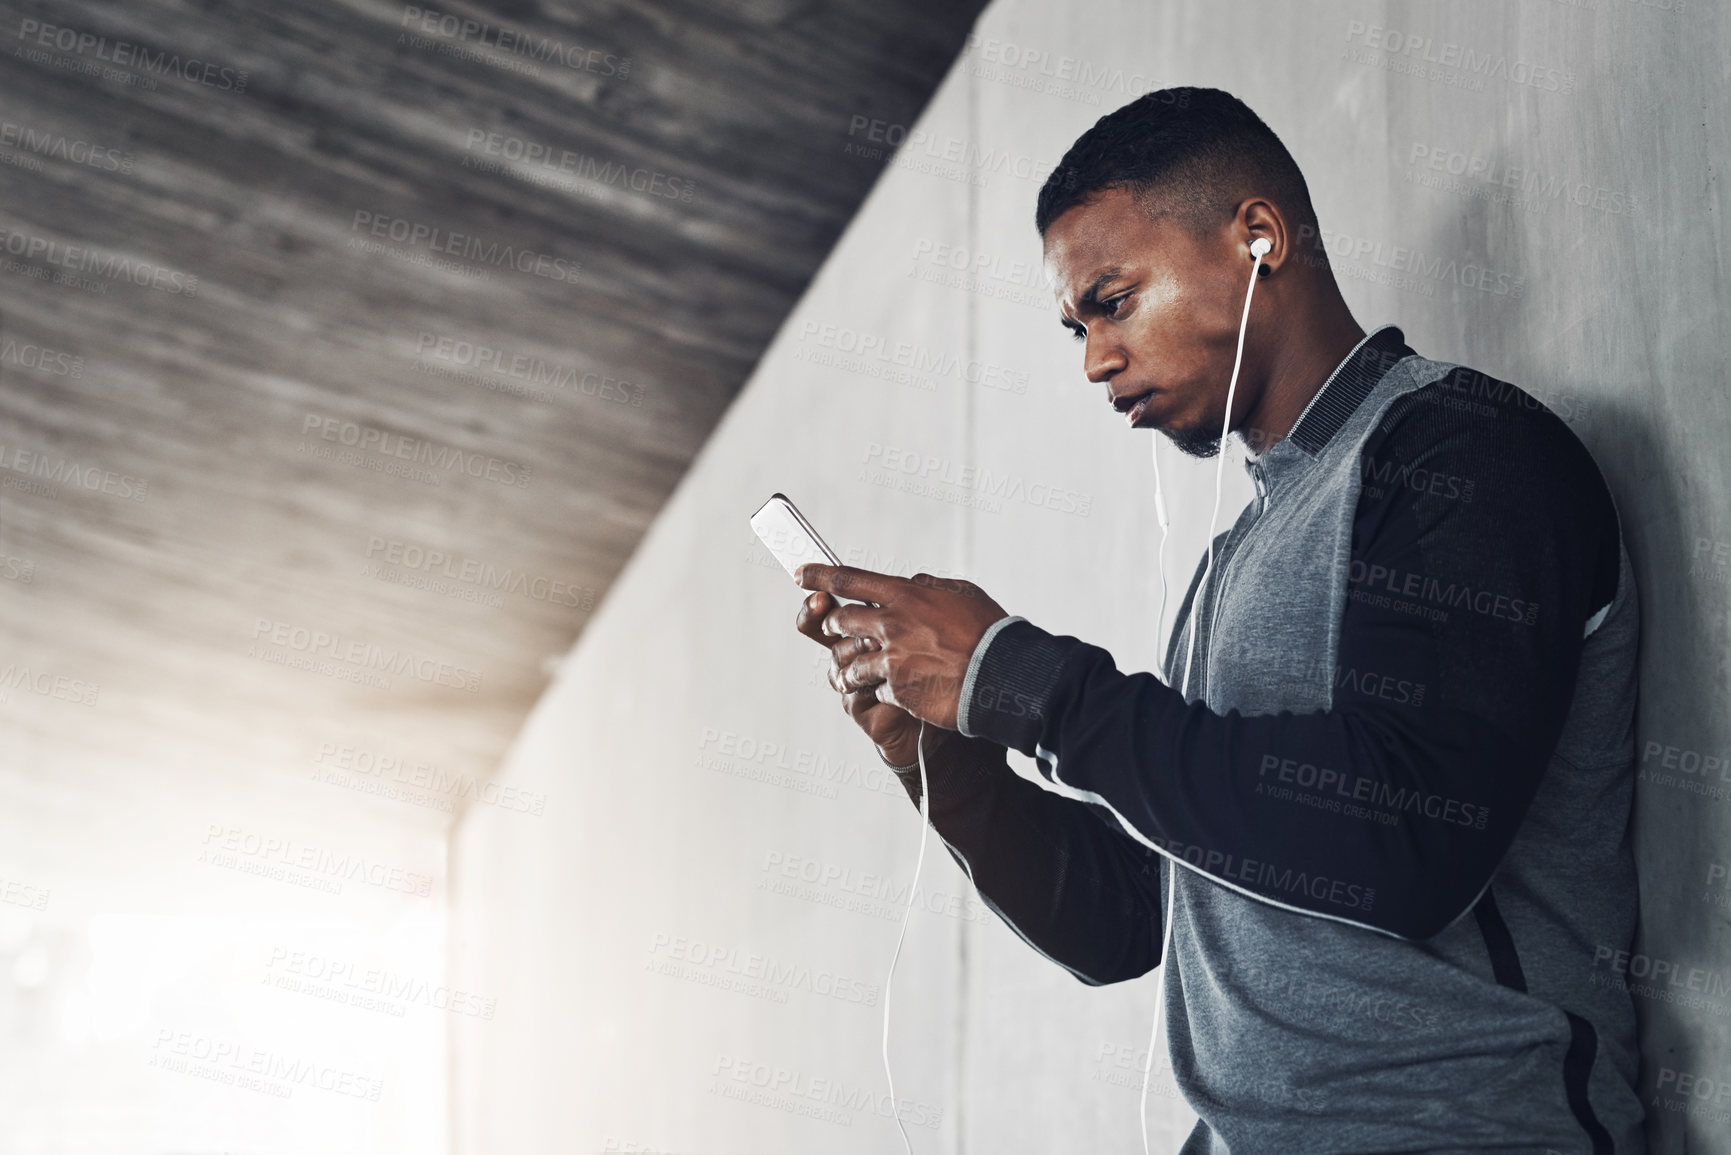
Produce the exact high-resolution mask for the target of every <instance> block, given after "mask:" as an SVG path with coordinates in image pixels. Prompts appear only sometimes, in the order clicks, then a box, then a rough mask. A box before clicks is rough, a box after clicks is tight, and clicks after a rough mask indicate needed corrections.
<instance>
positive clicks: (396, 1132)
mask: <svg viewBox="0 0 1731 1155" xmlns="http://www.w3.org/2000/svg"><path fill="white" fill-rule="evenodd" d="M401 906H402V909H401V910H399V911H397V912H396V913H394V914H393V915H391V916H389V917H385V918H376V917H375V918H371V919H365V918H361V917H356V916H348V917H339V916H336V915H328V916H318V917H315V916H311V915H297V914H284V913H275V912H273V913H268V914H265V913H261V914H258V915H246V914H242V915H235V914H223V915H162V914H138V915H134V914H99V915H95V916H91V917H89V918H88V919H86V920H83V921H82V922H79V923H75V924H73V925H65V924H63V923H60V922H56V921H54V920H53V919H52V918H51V917H50V916H48V915H45V914H40V913H37V912H34V911H30V910H23V909H19V908H17V907H0V1118H3V1119H4V1120H5V1122H4V1124H3V1126H0V1155H85V1153H89V1155H98V1153H100V1155H112V1153H114V1152H121V1151H125V1152H170V1151H172V1152H177V1153H191V1152H211V1153H216V1152H241V1151H244V1152H247V1153H248V1155H278V1153H281V1155H289V1153H291V1152H293V1153H296V1155H302V1153H305V1152H319V1153H320V1155H373V1153H381V1155H382V1153H387V1152H388V1153H392V1155H395V1153H406V1152H416V1153H421V1152H428V1153H431V1152H441V1151H444V1150H445V1149H446V1096H445V1081H446V1037H447V1030H448V1020H449V1019H450V1018H451V1017H453V1016H459V1015H466V1016H470V1017H474V1018H490V1017H491V1013H492V1005H491V1002H490V1000H485V999H481V998H478V997H476V996H472V995H469V994H466V993H462V992H453V991H451V990H450V989H449V988H447V987H446V986H445V981H444V974H445V916H444V913H443V911H442V909H441V908H440V907H439V906H438V905H436V904H432V903H428V902H426V901H425V900H413V899H405V901H404V902H403V903H402V904H401Z"/></svg>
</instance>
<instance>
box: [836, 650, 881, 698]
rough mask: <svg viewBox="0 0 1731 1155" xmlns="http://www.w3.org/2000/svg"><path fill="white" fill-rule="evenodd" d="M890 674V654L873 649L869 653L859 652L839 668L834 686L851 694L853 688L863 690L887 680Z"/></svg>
mask: <svg viewBox="0 0 1731 1155" xmlns="http://www.w3.org/2000/svg"><path fill="white" fill-rule="evenodd" d="M889 676H890V656H889V655H888V654H886V653H884V652H883V651H882V650H874V651H873V652H871V653H869V654H861V655H860V656H859V657H857V658H855V659H854V660H853V661H851V662H849V663H848V664H847V665H845V666H843V667H842V669H841V674H840V676H839V678H838V681H839V683H840V684H839V685H838V686H837V687H836V688H837V689H839V690H841V691H842V692H843V693H848V694H851V693H853V692H854V691H855V690H863V689H866V688H868V687H870V686H875V685H877V684H878V683H880V682H887V681H888V680H889Z"/></svg>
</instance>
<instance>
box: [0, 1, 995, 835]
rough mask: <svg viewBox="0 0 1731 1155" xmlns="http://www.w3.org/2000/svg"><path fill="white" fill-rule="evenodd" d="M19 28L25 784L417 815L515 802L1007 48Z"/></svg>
mask: <svg viewBox="0 0 1731 1155" xmlns="http://www.w3.org/2000/svg"><path fill="white" fill-rule="evenodd" d="M7 7H8V9H9V11H8V13H7V15H6V16H5V18H4V19H5V26H6V27H7V28H8V29H9V30H10V32H11V33H13V34H14V35H12V36H9V37H8V39H9V40H11V42H12V45H11V46H12V49H16V50H17V52H16V54H15V53H14V52H13V51H11V50H9V51H8V54H7V55H8V58H7V67H6V68H5V70H4V71H3V72H0V121H4V124H3V125H0V229H4V230H5V236H4V238H3V239H0V247H3V248H4V252H3V253H0V261H3V262H4V264H3V265H0V339H3V341H4V349H3V350H0V646H3V653H0V755H3V756H4V758H5V761H6V765H5V766H4V770H5V771H6V773H7V774H9V775H11V776H12V778H13V781H14V782H15V783H17V782H26V783H28V782H35V783H37V784H39V785H43V786H47V785H51V784H52V783H53V782H54V781H56V779H57V776H59V775H62V774H64V773H66V772H67V768H68V767H70V766H73V765H75V764H77V763H78V762H79V760H80V759H81V758H85V759H94V760H99V761H101V762H103V763H106V764H109V765H132V766H136V767H137V768H138V773H139V774H141V775H147V774H153V773H162V772H167V771H166V770H165V768H168V767H174V766H182V765H184V766H191V765H194V764H197V765H201V766H204V767H207V768H214V769H213V770H211V771H210V772H212V773H220V774H223V775H225V776H227V777H230V778H232V779H235V780H240V781H244V780H246V779H247V778H248V776H266V777H269V776H277V777H280V776H283V775H299V776H302V777H304V776H306V774H307V773H308V772H309V768H311V769H312V770H313V771H317V770H318V768H319V767H320V766H326V767H329V766H333V765H337V766H340V765H341V764H342V763H343V762H344V761H345V760H348V761H350V762H352V763H355V765H353V766H351V767H350V768H351V769H366V768H367V767H366V766H365V765H363V763H364V762H365V760H366V759H367V758H368V757H373V758H382V759H396V760H397V761H398V763H399V764H400V765H401V766H402V767H403V768H404V769H403V770H402V771H397V772H387V773H383V774H381V773H378V767H377V766H376V765H374V766H373V767H372V770H373V772H374V776H375V777H376V778H379V779H381V780H383V779H384V778H387V777H391V776H393V773H394V776H395V778H396V779H397V780H398V781H399V782H400V783H401V784H402V785H403V787H404V788H405V789H410V788H413V785H414V780H415V777H416V776H417V775H423V776H424V775H425V774H426V773H434V774H437V773H444V774H446V775H452V776H469V777H472V778H476V779H484V778H485V777H486V776H487V775H488V774H490V773H491V772H492V770H493V768H494V767H495V766H496V764H497V763H498V761H499V759H500V757H501V756H502V754H503V753H504V751H505V749H506V747H507V746H508V744H509V743H510V741H511V739H512V737H513V735H514V734H515V732H516V730H517V728H518V726H519V725H520V723H521V721H522V719H523V717H524V715H525V713H526V711H527V710H528V709H529V707H530V706H531V705H532V704H533V703H534V701H535V700H536V698H537V696H538V694H539V693H540V691H541V689H542V688H543V686H544V685H545V683H546V680H547V677H548V674H549V671H550V665H549V659H551V658H553V657H554V656H556V655H559V654H561V653H563V652H564V651H566V650H567V649H568V648H569V646H570V645H571V643H572V641H573V640H574V639H575V638H576V637H577V636H578V634H579V633H580V632H581V631H582V629H583V627H584V624H585V622H586V621H587V620H588V617H589V615H590V614H591V613H592V611H593V608H594V606H595V605H596V604H597V603H598V602H599V601H600V600H601V599H602V598H604V597H605V596H606V593H607V590H608V586H609V584H610V583H611V582H612V581H613V578H614V575H615V574H616V573H617V572H618V571H619V569H620V567H621V566H622V564H623V563H624V561H625V559H626V557H627V556H628V555H629V553H630V552H631V550H632V549H633V547H634V546H635V545H636V543H637V541H638V539H639V537H640V535H641V534H642V533H643V532H644V530H645V528H646V527H647V526H648V524H649V523H650V521H651V519H652V518H653V517H654V516H655V513H656V511H657V510H658V509H659V508H660V506H661V504H662V502H663V500H664V499H665V498H666V496H667V494H668V493H669V491H670V490H671V489H672V487H673V486H674V485H675V484H676V483H677V481H678V480H679V478H680V476H681V475H682V474H683V472H684V471H685V469H686V466H687V464H688V462H689V461H690V460H691V458H692V456H693V455H694V454H695V452H696V451H697V449H698V448H699V446H701V445H702V443H703V441H704V439H705V438H706V436H707V435H708V434H709V432H710V430H711V428H712V427H713V426H714V424H715V423H716V421H717V420H718V418H719V417H720V415H721V413H722V412H723V410H724V409H725V408H726V406H727V405H728V403H729V401H730V400H731V399H732V397H733V396H734V394H735V393H736V392H737V391H738V389H739V388H740V386H741V385H742V383H743V382H744V380H745V379H746V377H747V375H748V374H749V372H750V371H751V368H752V366H753V365H754V363H755V362H756V360H757V358H758V356H759V354H760V352H761V351H762V349H763V347H764V346H765V344H766V343H767V341H768V339H769V338H770V336H771V335H772V334H773V332H774V331H775V329H776V327H777V325H778V324H779V323H780V322H781V320H782V318H783V317H784V316H785V314H786V312H787V310H788V309H789V308H790V306H791V305H792V304H793V303H794V301H795V299H796V298H797V297H798V295H799V294H800V292H801V291H802V290H803V289H804V287H805V285H806V283H807V281H808V279H809V278H810V277H811V275H812V273H813V272H814V270H815V269H816V267H817V265H818V264H819V263H820V262H821V261H822V260H823V258H824V256H825V254H826V253H827V252H828V250H829V248H830V247H831V244H832V243H833V241H834V240H835V238H836V237H837V235H838V234H839V232H840V231H841V229H842V228H843V227H844V225H845V224H846V222H847V221H848V220H849V218H850V217H851V215H852V214H853V212H854V211H855V209H856V207H857V206H858V204H859V202H860V200H861V199H862V197H863V196H864V194H865V193H866V191H867V190H868V188H869V187H870V186H871V184H872V182H873V181H874V180H875V179H876V178H877V176H878V175H879V174H880V173H881V172H882V171H883V165H884V163H885V162H884V160H883V159H882V158H881V157H880V158H874V159H867V158H866V157H863V156H860V155H857V153H858V150H857V149H854V148H850V145H856V144H858V143H859V142H860V139H861V137H862V136H863V135H864V134H863V133H861V132H859V131H857V129H858V126H859V125H860V124H861V123H869V122H870V121H874V120H875V121H880V122H882V123H883V124H884V125H906V124H910V123H912V122H913V120H914V119H915V118H916V117H917V115H918V113H919V111H920V109H921V108H922V107H923V106H924V104H925V102H926V100H927V98H928V96H929V95H930V93H931V91H932V90H933V88H934V87H935V85H936V83H937V82H938V80H939V79H940V78H941V77H942V76H943V74H944V73H945V71H946V70H947V69H948V67H949V65H950V64H951V62H952V60H953V59H954V58H955V56H956V54H957V52H958V51H959V49H960V48H961V45H962V41H963V38H964V36H965V35H966V33H967V31H968V29H969V27H970V26H971V24H972V21H973V19H974V17H975V15H976V14H977V12H978V10H979V8H980V7H981V5H980V4H978V3H973V2H967V3H956V4H947V5H942V4H940V5H932V4H924V3H914V2H911V0H829V2H825V3H798V2H792V0H763V2H756V3H754V2H750V0H741V2H735V3H725V2H724V3H711V4H707V5H697V4H679V3H672V2H660V3H630V4H607V3H595V4H587V5H557V4H546V3H497V4H493V5H491V6H482V5H476V4H461V5H459V4H454V3H442V4H439V5H438V6H437V7H436V8H435V7H431V6H413V5H403V4H396V3H383V2H379V3H368V2H365V0H349V2H333V3H309V4H300V5H269V6H265V5H256V4H252V3H243V2H230V3H224V2H211V3H194V2H183V3H176V2H173V0H151V2H137V3H128V4H126V5H112V4H102V3H80V2H77V0H56V2H55V3H53V4H52V5H49V4H42V3H37V4H28V3H27V4H23V5H8V6H7ZM243 73H244V77H243V75H242V74H243ZM858 118H864V120H863V121H862V120H861V119H858ZM850 128H852V129H855V131H854V132H853V133H852V134H851V135H850ZM742 516H743V513H742ZM691 588H692V596H693V597H701V596H702V589H701V581H700V575H693V582H692V587H691ZM643 689H644V692H646V693H652V692H653V690H654V688H653V687H649V686H646V687H644V688H643ZM348 750H353V751H366V752H369V753H367V754H361V753H355V754H352V755H351V754H348V753H345V751H348ZM417 766H422V767H431V768H434V769H433V770H432V771H417V770H415V769H414V768H415V767H417ZM435 793H437V792H436V791H435ZM445 797H446V798H447V800H450V801H454V802H455V807H454V808H453V809H452V810H451V811H446V810H444V809H442V808H441V807H440V806H438V805H435V804H433V803H432V802H426V803H425V804H420V803H417V804H409V805H402V806H400V807H396V808H394V809H393V810H392V811H391V813H393V814H395V815H396V820H398V821H401V822H403V823H407V824H419V825H422V826H428V825H443V824H444V823H446V822H448V821H450V819H451V817H452V815H453V813H455V812H458V811H460V809H461V807H462V805H463V804H464V802H465V799H464V798H463V797H461V792H458V793H457V794H452V793H451V792H450V791H448V790H447V791H446V792H445Z"/></svg>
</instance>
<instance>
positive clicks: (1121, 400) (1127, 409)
mask: <svg viewBox="0 0 1731 1155" xmlns="http://www.w3.org/2000/svg"><path fill="white" fill-rule="evenodd" d="M1153 399H1154V390H1152V389H1149V390H1148V391H1146V392H1144V393H1132V394H1129V395H1127V396H1124V397H1114V398H1113V399H1112V408H1114V409H1116V410H1117V411H1118V412H1120V413H1122V414H1124V416H1125V419H1126V421H1127V422H1128V423H1129V424H1130V425H1135V424H1136V422H1138V421H1140V420H1141V419H1142V413H1143V411H1144V410H1146V409H1147V408H1148V402H1150V401H1152V400H1153Z"/></svg>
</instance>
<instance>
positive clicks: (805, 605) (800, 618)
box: [793, 592, 835, 646]
mask: <svg viewBox="0 0 1731 1155" xmlns="http://www.w3.org/2000/svg"><path fill="white" fill-rule="evenodd" d="M834 608H835V599H834V598H832V597H830V596H829V595H828V594H826V593H822V592H818V593H814V594H807V595H806V597H805V600H804V601H802V602H800V603H799V613H798V614H796V615H795V616H794V619H793V624H794V628H795V629H797V630H799V632H800V633H802V634H804V635H805V636H806V637H808V638H810V639H811V640H812V641H814V642H817V643H819V644H821V645H825V646H827V645H829V644H830V642H832V641H833V640H834V639H833V638H830V637H827V636H825V634H824V632H823V618H824V615H825V614H827V613H829V612H830V610H832V609H834Z"/></svg>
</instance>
